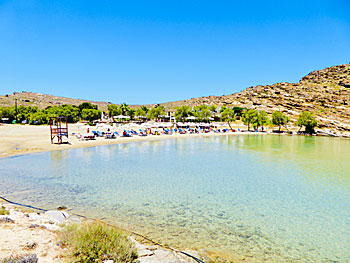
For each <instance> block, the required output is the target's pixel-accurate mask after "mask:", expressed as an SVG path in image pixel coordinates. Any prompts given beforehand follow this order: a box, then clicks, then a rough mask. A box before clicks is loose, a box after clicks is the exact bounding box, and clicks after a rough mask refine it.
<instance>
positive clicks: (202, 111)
mask: <svg viewBox="0 0 350 263" xmlns="http://www.w3.org/2000/svg"><path fill="white" fill-rule="evenodd" d="M192 113H193V115H194V116H195V117H197V119H198V120H200V121H202V120H205V119H209V118H210V117H211V116H212V114H211V112H210V110H209V107H208V106H207V105H205V104H203V105H201V106H195V107H194V108H193V110H192Z"/></svg>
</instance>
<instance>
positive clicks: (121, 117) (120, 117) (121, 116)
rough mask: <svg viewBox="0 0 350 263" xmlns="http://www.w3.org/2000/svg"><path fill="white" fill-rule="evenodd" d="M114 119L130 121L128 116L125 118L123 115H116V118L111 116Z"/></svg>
mask: <svg viewBox="0 0 350 263" xmlns="http://www.w3.org/2000/svg"><path fill="white" fill-rule="evenodd" d="M113 118H114V119H130V116H125V115H118V116H113Z"/></svg>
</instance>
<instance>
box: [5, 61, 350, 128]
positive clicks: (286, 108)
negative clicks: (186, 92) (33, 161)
mask: <svg viewBox="0 0 350 263" xmlns="http://www.w3.org/2000/svg"><path fill="white" fill-rule="evenodd" d="M15 99H17V101H18V105H26V106H38V107H39V108H45V107H47V106H53V105H62V104H72V105H79V104H81V103H82V102H91V103H93V104H96V105H98V107H99V109H101V110H107V105H108V104H111V103H110V102H94V101H88V100H81V99H71V98H64V97H57V96H52V95H45V94H39V93H32V92H25V91H23V92H20V93H18V92H15V93H13V94H9V95H4V96H0V107H1V106H13V105H14V101H15ZM201 104H207V105H218V106H241V107H247V108H254V109H258V110H265V111H266V112H268V113H272V112H273V111H274V110H279V111H282V112H284V113H286V114H287V115H288V116H289V117H290V118H291V119H292V120H295V119H296V118H297V116H298V114H299V113H300V112H301V111H303V110H308V111H311V112H313V113H314V114H315V116H316V118H317V120H318V122H319V125H320V127H321V128H330V129H332V130H337V131H346V132H349V131H350V64H344V65H339V66H333V67H329V68H325V69H322V70H317V71H313V72H311V73H310V74H308V75H306V76H305V77H303V78H302V79H301V80H300V81H299V82H298V83H287V82H282V83H276V84H273V85H266V86H260V85H259V86H255V87H249V88H247V89H245V90H243V91H241V92H238V93H234V94H231V95H225V96H208V97H199V98H193V99H189V100H183V101H175V102H168V103H163V104H162V105H164V106H165V108H166V109H167V110H172V109H174V108H175V107H177V106H181V105H189V106H196V105H201ZM147 106H152V105H147ZM132 107H133V108H135V107H137V105H132Z"/></svg>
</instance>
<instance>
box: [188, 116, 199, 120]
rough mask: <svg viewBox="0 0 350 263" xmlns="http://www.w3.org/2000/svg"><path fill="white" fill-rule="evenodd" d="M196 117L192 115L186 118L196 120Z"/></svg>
mask: <svg viewBox="0 0 350 263" xmlns="http://www.w3.org/2000/svg"><path fill="white" fill-rule="evenodd" d="M196 119H197V118H196V117H194V116H190V117H187V118H186V120H196Z"/></svg>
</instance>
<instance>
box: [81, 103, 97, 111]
mask: <svg viewBox="0 0 350 263" xmlns="http://www.w3.org/2000/svg"><path fill="white" fill-rule="evenodd" d="M78 108H79V110H80V112H82V111H83V109H92V110H97V109H98V108H97V105H94V104H91V103H90V102H83V103H81V104H80V105H79V106H78Z"/></svg>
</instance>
